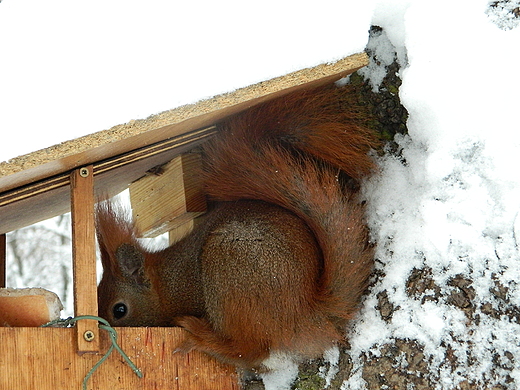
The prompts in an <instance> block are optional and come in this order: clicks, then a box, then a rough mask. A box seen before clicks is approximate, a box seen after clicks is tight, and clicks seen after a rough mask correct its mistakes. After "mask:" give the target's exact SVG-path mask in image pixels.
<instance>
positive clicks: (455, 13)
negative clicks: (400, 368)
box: [0, 0, 520, 390]
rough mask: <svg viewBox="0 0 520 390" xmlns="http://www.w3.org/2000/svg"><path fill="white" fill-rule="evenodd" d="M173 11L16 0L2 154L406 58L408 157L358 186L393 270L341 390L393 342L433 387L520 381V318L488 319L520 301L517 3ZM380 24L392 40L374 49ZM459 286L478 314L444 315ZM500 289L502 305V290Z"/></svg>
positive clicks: (3, 16)
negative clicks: (415, 351)
mask: <svg viewBox="0 0 520 390" xmlns="http://www.w3.org/2000/svg"><path fill="white" fill-rule="evenodd" d="M166 3H168V2H160V1H151V2H148V3H146V4H147V5H146V7H145V6H144V3H143V2H134V1H125V2H124V3H123V2H122V1H113V2H100V1H93V2H88V3H84V4H82V5H77V4H75V3H74V5H72V3H71V2H68V1H57V0H54V1H47V2H40V1H29V0H25V1H22V0H18V1H13V0H11V1H9V0H4V1H3V2H2V4H1V5H0V36H2V37H6V36H8V37H10V38H9V39H7V40H6V39H3V40H2V43H1V47H2V52H3V55H2V58H3V59H2V62H1V63H2V65H1V67H2V68H1V69H2V77H1V79H0V107H2V108H1V110H2V114H1V115H0V128H1V129H2V131H3V133H4V134H5V132H6V131H9V134H10V135H11V134H12V136H13V137H14V138H13V140H12V141H10V142H9V143H5V142H4V143H2V146H1V148H2V149H0V159H5V158H11V157H14V156H15V155H16V154H20V153H25V152H29V151H32V150H35V149H36V148H41V147H46V146H48V145H49V144H50V143H55V142H58V141H64V140H66V139H69V138H75V137H77V136H79V135H82V134H86V133H88V132H92V131H96V130H101V129H103V128H107V127H110V126H112V125H115V124H119V123H121V122H125V121H128V120H130V119H135V118H138V117H142V116H146V115H148V114H151V113H155V112H158V111H161V110H165V109H169V108H173V107H174V106H176V105H179V104H182V103H189V102H193V101H196V100H198V99H200V98H203V97H206V96H211V95H214V94H218V93H221V92H224V91H229V90H232V89H235V88H239V87H242V86H246V85H248V84H251V83H253V82H257V81H261V80H263V79H266V78H270V77H273V76H277V75H281V74H284V73H286V72H289V71H293V70H296V69H299V68H301V67H305V66H311V65H315V64H318V63H321V62H324V61H333V60H334V59H337V58H340V57H343V56H346V55H349V54H352V53H355V52H359V51H361V50H362V49H363V48H364V47H365V46H366V45H367V44H368V45H369V47H370V48H371V49H372V50H376V51H377V53H378V58H379V59H380V64H379V65H375V64H374V65H371V66H370V67H368V68H367V69H366V70H364V71H363V72H364V75H365V76H366V77H368V78H370V79H371V82H372V86H373V88H374V90H377V89H378V87H379V83H380V81H381V78H382V76H384V74H383V73H382V72H383V71H384V67H385V66H386V65H388V64H389V63H391V62H392V61H393V60H394V58H397V61H398V63H399V64H400V65H401V73H400V76H401V78H402V81H403V84H402V86H401V88H400V91H399V96H400V98H401V102H402V104H403V105H404V106H405V107H406V109H407V110H408V112H409V119H408V123H407V125H408V131H409V134H408V135H398V136H396V139H395V141H396V143H397V145H398V153H391V152H388V153H386V154H385V155H383V156H380V157H377V160H378V164H379V166H380V173H379V174H378V175H377V176H375V177H374V178H372V179H370V180H368V181H367V182H366V183H365V184H364V188H363V193H364V196H365V197H366V198H367V200H368V202H367V205H368V220H369V225H370V228H371V232H372V238H373V240H374V241H375V242H376V243H377V247H376V251H377V253H376V257H377V262H376V263H377V265H376V270H377V272H378V274H379V275H381V276H380V277H379V278H378V279H377V280H375V282H374V284H373V286H372V287H371V290H370V293H369V294H368V296H367V297H366V298H365V300H364V302H363V305H362V307H361V310H360V313H359V315H358V317H357V318H356V320H355V321H354V322H353V324H352V327H351V328H350V329H349V334H350V336H349V343H350V346H351V350H350V354H351V357H352V363H353V365H354V367H353V370H352V375H351V377H350V378H349V379H348V380H347V382H346V383H345V384H344V386H343V388H345V389H353V390H355V389H363V388H365V381H364V379H363V377H362V366H363V356H364V354H365V356H366V353H368V352H370V353H371V354H372V356H378V355H379V354H381V346H383V345H384V344H385V343H388V342H390V341H391V340H395V339H410V340H416V341H417V342H418V343H419V344H420V345H421V346H422V347H423V351H424V354H425V355H426V356H428V357H429V358H431V361H430V363H429V364H430V367H431V369H432V371H435V372H436V374H435V387H436V388H438V389H451V388H455V387H456V386H457V384H458V383H459V382H460V381H462V380H464V379H468V380H473V379H475V380H481V379H482V380H487V381H488V383H489V384H494V383H496V384H502V385H505V384H506V377H509V378H512V379H513V381H514V382H513V385H508V386H518V384H519V383H520V368H519V367H518V364H516V365H515V363H514V362H517V361H518V360H519V359H520V324H519V323H518V318H517V319H516V320H515V318H514V316H508V315H501V316H493V315H490V314H489V310H491V309H498V308H499V307H504V305H506V306H507V305H509V306H507V307H509V308H511V309H512V310H513V309H514V310H517V309H518V306H519V305H520V289H519V288H518V287H517V283H516V281H517V280H520V261H519V260H520V256H519V250H518V240H519V238H518V237H520V217H519V214H520V174H518V166H519V161H518V160H519V159H520V125H519V123H520V122H519V120H518V110H519V109H520V97H519V96H520V78H519V77H518V69H519V66H520V50H519V47H520V28H519V27H518V24H519V20H520V19H519V18H515V17H513V16H511V15H513V14H512V13H511V10H512V9H514V8H515V7H519V6H520V3H519V2H518V1H513V0H512V1H498V2H490V1H487V0H457V1H452V0H449V1H448V0H440V1H435V2H434V1H420V0H380V1H368V2H359V1H347V0H345V1H341V2H340V1H337V2H332V1H325V2H320V3H319V6H318V3H316V2H302V1H300V2H285V3H283V2H282V3H280V2H276V3H275V2H269V1H266V2H261V3H255V5H252V4H250V3H247V4H248V5H247V6H244V4H245V3H243V2H233V1H223V2H185V3H183V4H176V5H174V6H173V5H171V4H169V3H168V6H166V5H165V4H166ZM491 3H494V5H493V6H490V4H491ZM495 3H496V4H495ZM169 7H174V8H169ZM231 9H233V12H230V11H229V10H231ZM273 9H276V12H275V15H273ZM194 15H196V17H195V16H194ZM22 20H23V21H24V23H21V22H20V21H22ZM194 20H195V21H194ZM149 21H153V24H152V25H150V24H148V23H147V22H149ZM371 24H374V25H378V26H381V27H383V29H384V35H382V36H381V37H380V38H378V39H377V40H372V41H370V42H368V30H369V27H370V25H371ZM27 26H30V28H28V27H27ZM311 27H312V28H311ZM237 31H240V33H239V34H237V33H236V32H237ZM64 52H66V56H65V57H63V56H62V54H63V53H64ZM187 75H191V76H189V77H188V76H187ZM7 79H9V81H8V80H7ZM51 92H52V95H51ZM71 123H73V124H74V125H73V126H71ZM42 128H43V131H44V132H45V136H44V138H43V139H37V133H39V132H41V131H42V130H41V129H42ZM28 129H31V130H28ZM28 132H30V133H28ZM30 139H33V140H34V143H29V142H28V141H29V140H30ZM36 146H37V147H36ZM421 269H431V278H432V281H433V283H434V284H435V285H436V286H438V287H439V289H440V290H439V291H440V292H439V294H440V296H439V297H437V299H421V298H424V297H430V298H431V297H433V296H434V295H435V292H433V291H429V290H427V291H425V292H424V293H422V295H420V296H418V297H417V296H411V295H410V293H409V291H407V286H406V284H407V280H408V279H409V277H410V275H411V273H412V272H413V271H414V270H421ZM457 278H463V279H464V280H470V281H471V282H470V285H469V287H468V286H466V287H464V288H466V289H468V288H470V289H472V290H471V291H472V297H471V303H472V305H473V306H474V313H473V314H472V315H473V316H477V315H478V317H479V320H478V321H475V320H474V319H475V318H474V317H472V318H473V320H472V321H469V320H468V317H467V313H466V312H464V310H462V309H461V308H459V307H457V306H456V305H453V304H450V294H452V293H453V292H456V291H457V288H456V287H454V286H453V280H456V279H457ZM499 285H501V286H505V287H506V290H505V291H506V292H505V295H506V297H505V298H499V297H498V295H499V294H498V293H497V292H493V291H495V290H496V289H497V288H498V287H497V286H499ZM383 291H386V292H387V295H388V300H389V301H390V303H391V304H393V306H394V308H395V310H394V312H393V315H392V318H391V319H390V320H388V321H386V320H384V319H382V317H381V315H380V313H379V312H378V311H377V310H376V307H377V306H378V298H377V295H378V294H379V293H381V292H383ZM497 294H498V295H497ZM505 299H506V300H507V303H504V302H505ZM485 308H486V309H485ZM446 345H449V346H450V348H452V350H453V351H452V352H453V354H454V356H456V357H457V361H456V367H455V368H454V369H451V368H450V367H449V364H446V363H445V360H446V354H447V350H446V348H447V347H446ZM506 352H508V353H510V354H512V356H514V359H513V363H512V362H511V360H510V359H508V358H507V353H506ZM468 356H472V357H473V358H474V359H473V361H472V362H468ZM333 357H334V354H333V353H331V354H329V356H328V358H329V360H331V361H333V360H334V358H333ZM497 359H498V361H499V362H500V363H501V364H500V367H499V368H497V367H496V366H497V365H496V364H493V362H494V361H496V360H497ZM280 360H283V359H280ZM336 360H337V359H336ZM273 364H275V362H274V361H273ZM284 364H286V365H287V368H286V370H285V371H283V370H282V371H280V372H277V373H276V374H273V375H271V376H269V377H268V378H266V382H268V383H270V386H271V388H272V389H274V388H283V387H284V385H283V384H284V383H288V382H289V381H290V379H291V378H292V377H293V375H294V373H295V368H294V366H292V365H291V364H289V363H287V362H285V361H284ZM331 365H332V366H333V363H331ZM492 366H495V367H494V368H493V367H492ZM492 368H493V369H494V370H495V371H493V372H492ZM515 383H516V385H515ZM511 388H514V387H511Z"/></svg>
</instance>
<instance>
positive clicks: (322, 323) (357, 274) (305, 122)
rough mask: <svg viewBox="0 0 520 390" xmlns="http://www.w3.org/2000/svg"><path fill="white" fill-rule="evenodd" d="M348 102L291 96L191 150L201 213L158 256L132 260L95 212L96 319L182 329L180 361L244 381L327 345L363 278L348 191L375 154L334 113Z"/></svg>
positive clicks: (138, 248)
mask: <svg viewBox="0 0 520 390" xmlns="http://www.w3.org/2000/svg"><path fill="white" fill-rule="evenodd" d="M349 88H350V87H349V86H347V87H341V88H338V87H336V86H327V87H320V88H316V89H312V90H303V91H299V92H292V93H290V94H288V95H286V96H283V97H278V98H276V99H273V100H271V101H268V102H264V103H261V104H259V105H256V106H253V107H251V108H249V109H247V110H246V111H244V112H242V113H239V114H237V115H234V116H232V117H230V118H228V119H225V120H224V121H223V122H222V123H219V124H218V125H217V127H218V129H219V132H218V134H217V135H216V136H215V137H214V139H213V140H211V141H208V142H207V143H206V145H205V146H204V147H203V164H204V173H203V174H204V180H205V191H206V193H207V196H208V198H209V199H210V200H211V207H210V210H209V211H208V212H207V214H206V216H205V218H204V220H203V221H202V222H201V223H200V224H198V225H197V227H196V228H195V229H194V231H192V232H191V233H189V234H188V235H187V236H186V237H184V238H183V239H181V240H180V241H179V242H177V243H174V244H173V245H171V246H170V247H168V248H166V249H163V250H160V251H155V252H154V251H150V250H147V249H145V248H144V247H143V246H142V245H141V244H140V243H139V242H138V241H137V239H136V237H137V234H138V232H136V228H135V226H134V224H133V223H132V222H128V221H126V220H125V219H124V218H123V217H122V216H121V214H120V212H119V211H118V210H117V207H115V206H114V205H112V204H111V203H110V202H101V203H100V204H99V205H98V208H97V237H98V241H99V245H100V252H101V258H102V264H103V268H104V273H103V277H102V280H101V282H100V284H99V289H98V295H99V313H100V316H101V317H104V318H106V319H107V320H108V321H109V322H110V323H111V324H112V325H114V326H181V327H183V328H184V329H185V330H186V331H187V332H188V333H187V339H186V341H185V343H184V344H183V345H182V346H181V347H180V350H182V351H190V350H192V349H197V350H200V351H203V352H206V353H208V354H210V355H213V356H215V357H216V358H218V359H220V360H221V361H224V362H227V363H231V364H234V365H236V366H237V367H240V368H244V369H253V370H254V369H256V370H262V369H265V367H264V366H263V365H262V362H264V361H265V360H266V359H267V358H268V357H269V356H270V354H271V353H285V354H289V355H290V356H293V357H294V358H295V359H298V360H301V359H306V358H313V357H316V356H318V355H320V354H321V353H323V352H324V351H325V350H326V349H328V348H330V347H331V346H333V345H335V344H337V343H340V342H341V341H342V339H343V337H344V334H343V332H344V329H345V326H346V324H347V322H348V321H349V320H350V319H351V318H352V317H353V316H354V314H355V313H356V308H357V306H358V304H359V302H360V299H361V296H362V294H363V292H364V290H365V289H366V286H367V281H368V278H369V275H370V273H371V270H372V266H373V249H372V246H371V244H370V243H369V237H368V229H367V227H366V224H365V221H364V205H363V204H362V203H361V202H360V201H359V199H358V196H357V192H358V191H357V184H356V183H358V182H359V180H360V179H361V178H363V177H364V176H365V175H368V174H370V173H371V172H373V171H374V163H373V161H372V159H371V158H370V157H369V155H368V152H369V151H370V150H371V148H373V147H374V146H375V145H376V141H375V137H374V136H373V134H372V132H371V131H370V130H368V129H367V128H365V127H364V126H363V114H362V111H363V110H362V109H361V110H360V107H359V106H357V105H356V104H346V103H345V97H348V96H352V94H351V93H350V92H349V91H348V89H349ZM346 100H347V102H348V100H349V98H347V99H346Z"/></svg>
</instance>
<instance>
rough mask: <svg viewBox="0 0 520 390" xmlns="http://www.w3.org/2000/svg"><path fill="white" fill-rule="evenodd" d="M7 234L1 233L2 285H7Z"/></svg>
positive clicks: (0, 278)
mask: <svg viewBox="0 0 520 390" xmlns="http://www.w3.org/2000/svg"><path fill="white" fill-rule="evenodd" d="M6 242H7V241H6V235H5V234H0V287H5V267H6V261H7V245H6Z"/></svg>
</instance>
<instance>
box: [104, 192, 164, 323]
mask: <svg viewBox="0 0 520 390" xmlns="http://www.w3.org/2000/svg"><path fill="white" fill-rule="evenodd" d="M115 208H116V206H115V205H114V204H112V203H110V202H102V203H100V204H98V206H97V209H96V221H97V237H98V243H99V250H100V254H101V262H102V264H103V277H102V278H101V282H100V283H99V286H98V309H99V316H100V317H102V318H104V319H106V320H107V321H108V322H109V323H110V324H111V325H113V326H158V325H162V324H161V323H159V322H160V321H159V318H160V317H161V316H160V314H159V313H160V308H159V307H158V306H159V299H158V297H157V294H156V292H155V290H154V288H153V286H152V283H151V281H150V279H149V277H148V276H147V273H146V270H145V259H146V256H147V254H148V253H147V251H146V250H145V249H144V248H143V247H142V246H141V245H140V244H139V242H138V241H137V239H136V237H135V228H134V224H133V223H131V222H129V221H128V219H126V218H125V217H124V214H123V213H122V212H121V211H120V210H117V211H116V210H115Z"/></svg>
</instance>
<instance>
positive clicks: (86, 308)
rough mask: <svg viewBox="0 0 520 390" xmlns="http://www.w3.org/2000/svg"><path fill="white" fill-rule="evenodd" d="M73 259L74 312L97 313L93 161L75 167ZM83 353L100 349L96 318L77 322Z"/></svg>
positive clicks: (72, 201)
mask: <svg viewBox="0 0 520 390" xmlns="http://www.w3.org/2000/svg"><path fill="white" fill-rule="evenodd" d="M70 183H71V212H72V261H73V277H74V313H75V315H76V316H80V315H93V316H97V313H98V308H97V287H96V284H97V280H96V239H95V222H94V174H93V167H92V165H90V166H87V167H83V168H79V169H76V170H74V171H72V173H71V177H70ZM76 332H77V333H76V340H77V342H78V343H77V351H78V353H79V354H83V353H87V352H90V353H94V352H97V351H98V350H99V328H98V322H97V321H96V320H81V321H78V322H77V323H76Z"/></svg>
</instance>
